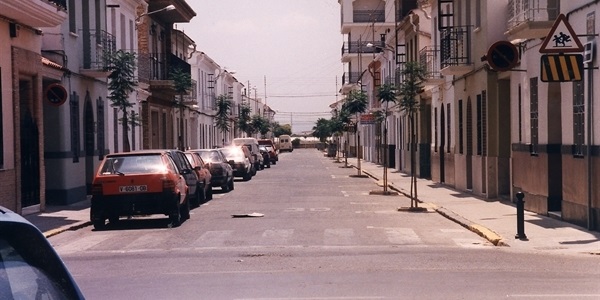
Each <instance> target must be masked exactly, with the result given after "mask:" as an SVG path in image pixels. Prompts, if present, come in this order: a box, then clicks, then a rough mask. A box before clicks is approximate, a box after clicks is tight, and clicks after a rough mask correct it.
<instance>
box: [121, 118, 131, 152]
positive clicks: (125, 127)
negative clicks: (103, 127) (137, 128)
mask: <svg viewBox="0 0 600 300" xmlns="http://www.w3.org/2000/svg"><path fill="white" fill-rule="evenodd" d="M121 126H123V152H129V151H131V145H129V118H128V114H127V109H125V110H123V120H122V121H121Z"/></svg>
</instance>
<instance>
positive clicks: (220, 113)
mask: <svg viewBox="0 0 600 300" xmlns="http://www.w3.org/2000/svg"><path fill="white" fill-rule="evenodd" d="M232 105H233V104H232V102H231V100H230V99H229V97H228V96H227V95H219V96H218V97H217V113H216V115H215V116H214V117H215V126H217V128H219V129H220V130H221V133H223V145H224V144H225V138H224V136H225V133H227V132H229V130H230V129H231V124H230V123H229V116H230V114H231V106H232Z"/></svg>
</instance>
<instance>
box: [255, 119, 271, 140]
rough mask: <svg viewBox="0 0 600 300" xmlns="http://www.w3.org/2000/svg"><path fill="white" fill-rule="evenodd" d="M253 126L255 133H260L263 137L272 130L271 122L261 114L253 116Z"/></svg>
mask: <svg viewBox="0 0 600 300" xmlns="http://www.w3.org/2000/svg"><path fill="white" fill-rule="evenodd" d="M251 124H252V128H253V129H254V130H255V132H258V133H260V135H261V136H265V135H266V134H267V133H268V132H269V130H271V126H270V124H269V120H268V119H267V118H265V117H263V116H261V115H259V114H256V115H254V116H252V122H251Z"/></svg>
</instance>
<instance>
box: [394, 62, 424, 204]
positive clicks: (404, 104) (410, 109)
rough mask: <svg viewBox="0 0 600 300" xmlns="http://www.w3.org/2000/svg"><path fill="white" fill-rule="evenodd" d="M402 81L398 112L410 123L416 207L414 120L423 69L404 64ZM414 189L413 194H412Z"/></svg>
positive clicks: (411, 63)
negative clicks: (403, 114)
mask: <svg viewBox="0 0 600 300" xmlns="http://www.w3.org/2000/svg"><path fill="white" fill-rule="evenodd" d="M402 74H403V75H404V81H403V82H402V83H401V84H400V88H399V93H400V103H399V105H400V110H401V111H402V112H404V113H405V114H406V115H407V116H408V120H409V123H410V138H409V140H410V176H411V180H410V206H411V208H413V207H418V206H419V205H418V196H417V174H416V166H415V163H416V157H415V155H416V154H415V153H416V141H417V132H416V128H415V118H416V115H417V113H418V110H419V102H418V100H417V97H418V95H419V94H420V93H422V92H423V86H422V83H423V80H424V79H425V69H424V68H423V66H421V64H419V63H418V62H416V61H410V62H408V63H406V65H405V69H404V70H403V71H402ZM413 189H414V194H413Z"/></svg>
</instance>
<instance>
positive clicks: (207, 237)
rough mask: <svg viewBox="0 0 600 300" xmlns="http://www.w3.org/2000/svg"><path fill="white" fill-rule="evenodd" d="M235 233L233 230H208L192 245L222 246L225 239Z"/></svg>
mask: <svg viewBox="0 0 600 300" xmlns="http://www.w3.org/2000/svg"><path fill="white" fill-rule="evenodd" d="M232 234H233V230H219V231H207V232H205V233H204V234H203V235H201V236H200V237H199V238H197V239H196V240H195V241H194V243H192V246H196V247H199V246H200V247H216V246H222V245H223V244H224V243H225V241H226V240H227V239H228V238H229V237H230V236H231V235H232Z"/></svg>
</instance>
